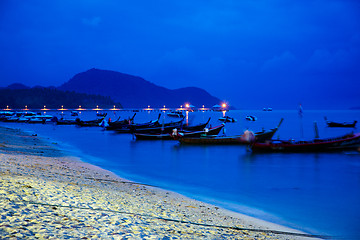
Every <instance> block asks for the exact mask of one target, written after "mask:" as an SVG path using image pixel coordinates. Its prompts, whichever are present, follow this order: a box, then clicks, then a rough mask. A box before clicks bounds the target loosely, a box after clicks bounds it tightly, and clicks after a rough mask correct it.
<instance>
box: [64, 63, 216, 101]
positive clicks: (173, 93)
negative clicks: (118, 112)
mask: <svg viewBox="0 0 360 240" xmlns="http://www.w3.org/2000/svg"><path fill="white" fill-rule="evenodd" d="M58 89H59V90H64V91H75V92H79V93H87V94H98V95H102V96H109V97H111V99H113V100H114V101H116V102H120V103H121V104H122V106H123V107H125V108H143V107H147V106H149V105H150V106H151V107H154V108H157V107H163V106H164V105H165V106H166V107H179V106H180V105H184V104H185V103H191V104H192V105H194V106H196V107H202V106H203V105H205V106H206V107H210V106H213V105H215V104H219V103H220V99H218V98H216V97H214V96H211V95H210V94H209V93H208V92H206V91H205V90H203V89H201V88H196V87H186V88H180V89H175V90H171V89H167V88H164V87H161V86H157V85H155V84H153V83H151V82H149V81H146V80H145V79H143V78H141V77H137V76H132V75H129V74H124V73H120V72H115V71H109V70H100V69H95V68H93V69H90V70H88V71H86V72H82V73H78V74H76V75H75V76H74V77H73V78H71V79H70V80H69V81H68V82H66V83H64V84H63V85H61V86H60V87H58Z"/></svg>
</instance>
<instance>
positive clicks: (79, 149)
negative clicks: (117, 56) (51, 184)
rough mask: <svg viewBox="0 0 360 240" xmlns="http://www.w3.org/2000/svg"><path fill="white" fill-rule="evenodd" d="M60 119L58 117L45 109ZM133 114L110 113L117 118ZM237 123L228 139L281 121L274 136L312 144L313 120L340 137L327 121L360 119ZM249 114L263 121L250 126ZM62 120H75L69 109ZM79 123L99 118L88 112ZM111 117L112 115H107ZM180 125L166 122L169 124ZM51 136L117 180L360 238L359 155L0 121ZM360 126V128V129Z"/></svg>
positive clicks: (336, 116)
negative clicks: (254, 148) (264, 149)
mask: <svg viewBox="0 0 360 240" xmlns="http://www.w3.org/2000/svg"><path fill="white" fill-rule="evenodd" d="M47 114H51V115H57V116H60V112H47ZM158 114H159V112H139V113H137V115H136V117H135V122H145V121H150V120H153V119H156V118H157V115H158ZM132 115H133V113H132V112H116V116H115V113H114V112H112V111H109V112H108V117H111V118H112V119H113V120H114V119H116V118H117V117H119V116H121V118H122V119H123V118H126V117H128V116H132ZM222 115H223V113H222V112H195V113H189V114H188V121H189V122H190V123H193V124H196V123H200V122H205V121H206V120H207V119H208V118H209V117H211V124H212V126H215V125H219V124H220V122H219V121H217V119H218V118H219V117H221V116H222ZM226 115H228V116H231V117H234V118H236V119H238V122H236V123H228V124H227V125H226V132H225V133H226V134H227V135H229V136H230V135H234V134H241V133H242V132H243V131H244V130H246V129H247V128H249V129H251V130H253V131H260V130H261V129H262V128H263V127H264V128H265V129H269V128H272V127H275V126H276V125H277V124H278V122H279V121H280V118H282V117H283V118H284V119H285V120H284V122H283V124H282V126H281V127H280V129H279V131H278V133H277V134H276V135H275V138H278V137H280V138H281V139H291V138H294V139H299V138H302V139H311V138H313V137H314V127H313V125H314V121H316V122H317V123H318V126H319V133H320V137H331V136H339V135H342V134H344V133H348V132H351V131H355V132H356V131H360V129H359V127H358V128H357V129H349V128H346V129H345V128H344V129H341V128H328V127H326V124H325V121H324V116H327V117H328V119H329V120H334V121H352V120H358V121H360V111H355V110H354V111H351V110H349V111H304V114H303V118H299V115H298V112H297V111H280V110H278V111H276V110H274V111H272V112H264V111H251V110H246V111H245V110H242V111H240V110H239V111H238V110H236V111H230V112H227V113H226ZM247 115H255V116H256V117H257V118H258V120H257V121H255V122H249V121H246V120H245V117H246V116H247ZM65 117H67V118H70V116H69V113H68V112H65ZM80 117H81V118H82V119H95V118H96V115H95V112H94V111H83V112H82V113H81V114H80ZM108 117H107V118H108ZM170 120H175V119H171V118H169V117H167V118H166V119H165V121H170ZM0 125H1V126H8V127H14V128H21V129H23V130H26V131H32V132H36V133H37V134H38V135H41V136H44V137H48V138H50V139H51V141H56V142H57V143H59V145H60V146H62V147H64V148H66V150H67V151H70V152H71V154H74V155H77V156H80V157H85V158H83V159H84V160H86V161H88V162H90V163H92V164H95V165H98V166H100V167H102V168H105V169H108V170H111V171H113V172H115V173H117V174H118V175H119V176H121V177H124V178H127V179H130V180H133V181H136V182H142V183H147V184H152V185H156V186H159V187H161V188H165V189H169V190H173V191H176V192H179V193H182V194H185V195H187V196H189V197H193V198H196V199H198V200H202V201H206V202H209V203H214V204H217V205H220V206H222V207H225V208H227V209H230V210H234V211H237V212H241V213H245V214H247V215H250V216H254V217H258V218H261V219H264V220H268V221H271V222H275V223H279V224H282V225H286V226H290V227H294V228H297V229H300V230H304V231H307V232H310V233H315V234H327V235H331V236H335V237H342V238H346V239H360V231H359V229H360V153H359V152H357V151H347V152H336V153H287V154H283V153H270V154H257V153H256V154H255V153H251V152H249V151H247V147H246V146H189V145H181V144H179V143H178V142H177V141H149V140H147V141H146V140H142V141H140V140H134V139H133V137H132V135H130V134H115V133H114V132H112V131H103V130H101V128H96V127H95V128H85V127H83V128H81V127H75V126H56V125H52V124H45V125H43V124H36V125H35V124H33V125H32V124H21V123H0ZM359 126H360V124H359Z"/></svg>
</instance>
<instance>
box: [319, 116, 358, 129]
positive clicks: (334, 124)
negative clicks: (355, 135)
mask: <svg viewBox="0 0 360 240" xmlns="http://www.w3.org/2000/svg"><path fill="white" fill-rule="evenodd" d="M324 119H325V122H326V124H327V126H328V127H347V128H355V125H356V123H357V121H353V122H343V123H340V122H332V121H329V120H328V119H327V117H324Z"/></svg>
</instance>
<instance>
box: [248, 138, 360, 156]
mask: <svg viewBox="0 0 360 240" xmlns="http://www.w3.org/2000/svg"><path fill="white" fill-rule="evenodd" d="M359 147H360V133H357V134H349V135H345V136H342V137H337V138H328V139H314V140H312V141H296V142H295V141H281V140H275V141H268V142H265V143H259V142H255V143H253V144H252V146H251V148H252V151H254V152H324V151H325V152H326V151H341V150H346V149H354V148H359Z"/></svg>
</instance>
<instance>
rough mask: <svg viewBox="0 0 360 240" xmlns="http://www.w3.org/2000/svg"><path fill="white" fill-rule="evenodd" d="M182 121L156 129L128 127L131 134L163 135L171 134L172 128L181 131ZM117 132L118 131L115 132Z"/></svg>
mask: <svg viewBox="0 0 360 240" xmlns="http://www.w3.org/2000/svg"><path fill="white" fill-rule="evenodd" d="M183 121H184V119H181V120H180V121H176V122H170V123H164V124H161V125H160V126H156V127H147V128H143V127H138V126H130V132H131V133H143V134H165V133H171V132H172V130H173V129H174V128H177V129H182V126H183ZM116 131H118V130H116Z"/></svg>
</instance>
